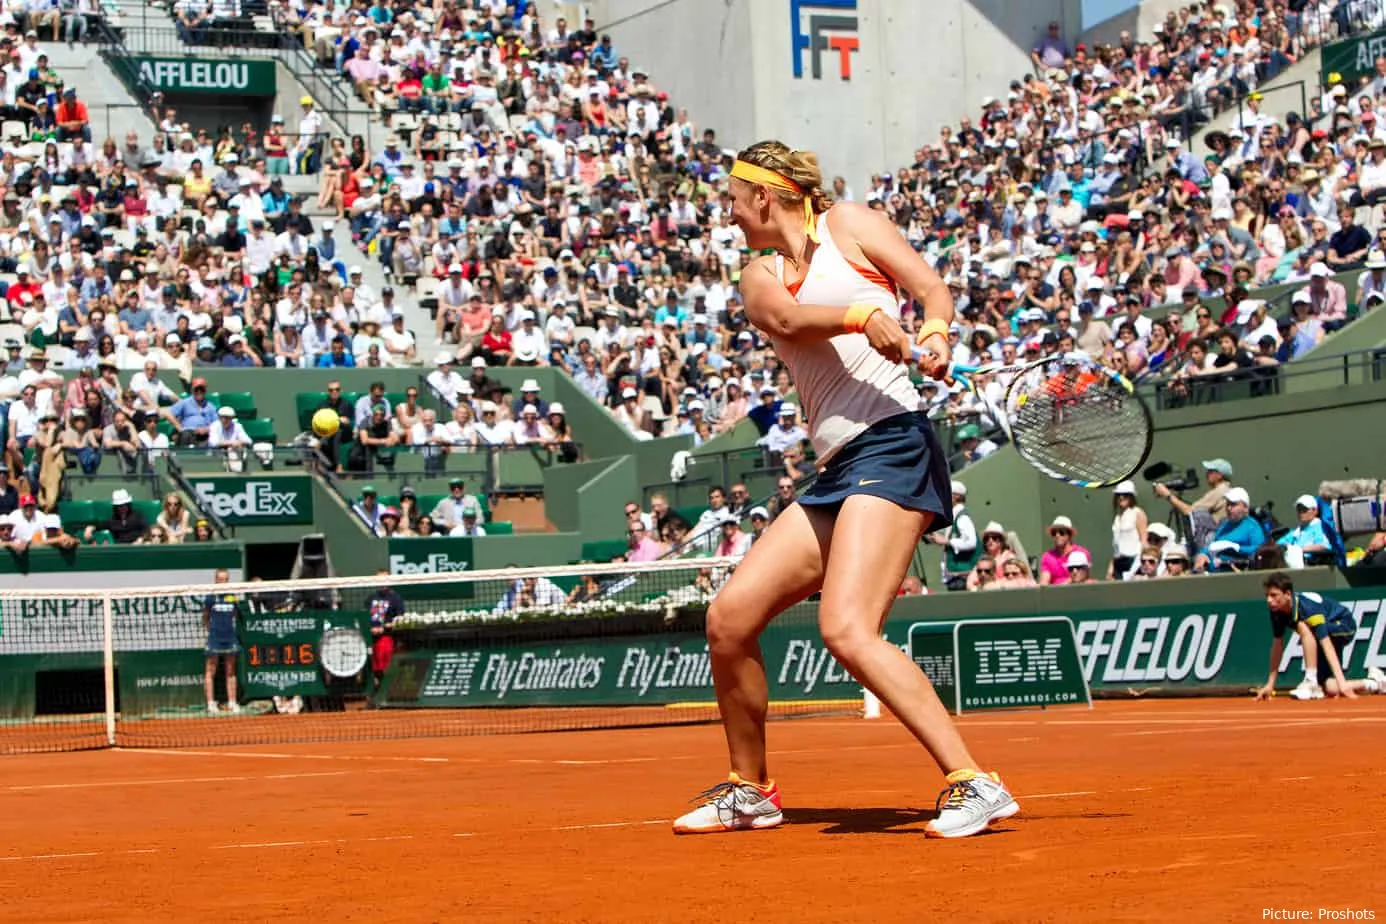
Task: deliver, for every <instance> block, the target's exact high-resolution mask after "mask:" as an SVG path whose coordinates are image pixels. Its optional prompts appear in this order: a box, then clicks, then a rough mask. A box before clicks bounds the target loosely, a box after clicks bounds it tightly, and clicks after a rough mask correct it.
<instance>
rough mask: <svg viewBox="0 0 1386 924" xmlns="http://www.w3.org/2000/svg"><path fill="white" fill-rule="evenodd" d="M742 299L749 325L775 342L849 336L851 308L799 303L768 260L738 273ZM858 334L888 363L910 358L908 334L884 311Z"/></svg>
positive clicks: (761, 260)
mask: <svg viewBox="0 0 1386 924" xmlns="http://www.w3.org/2000/svg"><path fill="white" fill-rule="evenodd" d="M741 296H742V298H743V299H745V302H746V316H747V317H748V318H750V319H751V323H752V324H754V325H755V326H756V327H757V328H758V329H759V330H761V331H764V332H765V333H766V334H768V335H769V336H770V337H771V338H773V339H775V340H784V341H788V342H790V343H801V342H808V341H814V340H827V339H829V338H831V337H837V336H839V335H841V334H846V333H852V331H851V330H849V329H848V326H847V322H848V317H847V316H848V313H849V312H850V311H851V310H852V309H851V308H850V307H840V306H837V305H801V304H799V303H798V302H797V301H795V300H794V296H792V295H790V294H789V290H788V289H786V288H785V287H784V283H782V282H780V280H779V279H778V278H776V276H775V269H774V260H773V258H771V257H762V258H760V259H758V260H756V261H754V262H753V263H752V264H751V265H750V266H748V267H747V268H746V270H745V271H744V272H743V273H742V274H741ZM861 332H862V333H863V334H865V335H866V339H867V340H868V341H869V342H870V344H871V348H872V349H873V350H875V351H876V352H877V353H880V354H881V355H882V356H884V357H885V358H886V359H888V360H890V361H891V362H896V363H899V362H904V361H905V360H906V359H907V358H908V357H909V355H910V338H909V335H908V334H906V333H905V331H904V329H903V328H901V327H900V324H899V322H897V321H896V320H895V319H894V318H892V317H891V316H890V315H888V314H886V313H885V311H877V312H875V313H874V314H872V315H871V317H870V318H869V319H868V320H867V322H866V327H865V328H864V329H863V330H862V331H861Z"/></svg>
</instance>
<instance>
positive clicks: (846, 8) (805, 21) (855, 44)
mask: <svg viewBox="0 0 1386 924" xmlns="http://www.w3.org/2000/svg"><path fill="white" fill-rule="evenodd" d="M856 14H857V0H789V30H790V35H791V42H792V44H791V45H790V52H791V55H792V57H793V59H794V78H795V79H796V80H798V79H800V78H802V77H803V76H804V52H805V51H807V52H808V58H809V74H810V75H811V76H812V77H813V79H814V80H822V79H823V58H824V57H827V58H829V59H831V58H833V57H834V56H836V58H837V72H838V76H839V77H840V78H841V79H842V80H851V79H852V55H853V53H855V52H856V51H857V50H858V48H860V46H861V42H860V40H859V39H858V37H857V15H856Z"/></svg>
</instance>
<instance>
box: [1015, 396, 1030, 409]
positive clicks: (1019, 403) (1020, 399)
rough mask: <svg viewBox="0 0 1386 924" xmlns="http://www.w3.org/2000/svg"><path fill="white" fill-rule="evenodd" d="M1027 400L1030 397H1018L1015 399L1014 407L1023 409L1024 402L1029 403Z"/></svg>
mask: <svg viewBox="0 0 1386 924" xmlns="http://www.w3.org/2000/svg"><path fill="white" fill-rule="evenodd" d="M1029 400H1030V396H1029V395H1026V394H1022V395H1020V397H1018V398H1016V399H1015V406H1016V407H1024V406H1025V402H1026V401H1029Z"/></svg>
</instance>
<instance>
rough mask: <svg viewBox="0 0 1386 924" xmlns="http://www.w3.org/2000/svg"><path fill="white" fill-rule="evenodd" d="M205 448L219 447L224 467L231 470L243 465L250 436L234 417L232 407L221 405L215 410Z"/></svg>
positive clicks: (238, 469)
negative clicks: (214, 419) (213, 420)
mask: <svg viewBox="0 0 1386 924" xmlns="http://www.w3.org/2000/svg"><path fill="white" fill-rule="evenodd" d="M207 448H208V449H220V450H222V451H223V453H224V454H225V456H226V467H227V469H228V470H230V471H233V472H239V471H241V470H242V469H243V468H244V466H245V454H246V451H247V450H248V449H250V437H249V436H247V435H246V432H245V428H244V427H242V426H241V422H240V421H239V420H237V419H236V411H235V410H234V409H233V408H229V407H223V408H221V409H219V410H218V411H217V422H216V423H214V424H212V426H211V429H209V430H208V431H207Z"/></svg>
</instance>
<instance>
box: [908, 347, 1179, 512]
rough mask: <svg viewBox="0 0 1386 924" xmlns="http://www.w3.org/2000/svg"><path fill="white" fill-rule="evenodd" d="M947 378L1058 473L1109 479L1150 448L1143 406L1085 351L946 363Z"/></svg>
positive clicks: (1126, 384) (1123, 473) (1031, 458)
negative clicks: (988, 380)
mask: <svg viewBox="0 0 1386 924" xmlns="http://www.w3.org/2000/svg"><path fill="white" fill-rule="evenodd" d="M914 353H915V358H916V359H919V358H921V357H922V356H923V355H924V351H923V350H922V348H920V347H917V346H916V347H915V348H914ZM986 376H995V377H997V379H998V381H1001V382H1003V383H1006V386H1005V392H1004V397H1003V398H1002V400H1001V401H1000V403H999V404H998V403H997V402H996V400H995V399H994V392H995V389H994V388H990V389H988V388H979V387H978V385H977V383H976V379H978V378H981V377H986ZM948 378H949V379H950V380H952V381H956V382H958V383H959V384H961V385H962V386H963V387H964V388H966V389H967V390H968V391H970V392H971V393H972V394H974V395H976V396H977V397H978V398H979V399H980V400H981V401H982V403H983V404H984V405H985V406H986V407H987V409H988V410H989V411H990V412H991V416H993V417H994V418H995V419H996V421H997V422H998V423H999V424H1000V425H1001V428H1002V430H1004V431H1005V434H1006V437H1007V439H1009V440H1010V441H1011V442H1012V443H1014V444H1015V448H1016V451H1017V452H1019V453H1020V457H1021V458H1022V459H1024V460H1025V461H1026V462H1028V463H1029V464H1030V465H1032V466H1033V467H1034V468H1035V469H1037V470H1038V471H1040V472H1042V473H1043V474H1045V475H1048V476H1049V477H1050V478H1053V479H1055V480H1057V481H1062V482H1064V483H1065V484H1071V485H1074V486H1075V487H1079V488H1105V487H1111V486H1112V485H1115V484H1117V483H1118V482H1121V481H1125V480H1126V479H1127V478H1130V477H1131V476H1132V475H1133V474H1135V473H1136V472H1137V471H1138V470H1139V469H1140V467H1141V466H1142V465H1144V464H1145V460H1146V459H1147V458H1148V457H1149V455H1150V447H1151V443H1152V441H1153V440H1154V435H1155V428H1154V425H1153V423H1152V421H1151V417H1150V408H1149V406H1148V405H1147V404H1146V403H1145V400H1144V399H1143V398H1141V396H1140V395H1138V394H1136V390H1135V387H1134V386H1133V385H1132V384H1131V381H1130V380H1129V379H1127V378H1126V377H1125V376H1123V375H1121V374H1120V373H1118V372H1114V371H1113V370H1111V369H1108V368H1106V367H1105V366H1103V365H1101V364H1100V363H1098V362H1096V361H1094V360H1093V359H1092V357H1090V356H1088V355H1087V354H1086V353H1077V352H1075V353H1064V354H1059V355H1056V356H1050V357H1046V358H1045V359H1041V360H1038V361H1035V362H1029V363H1021V364H1015V365H1003V364H1000V363H995V364H990V365H981V366H965V365H953V366H950V367H949V372H948ZM988 391H992V392H993V395H988Z"/></svg>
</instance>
